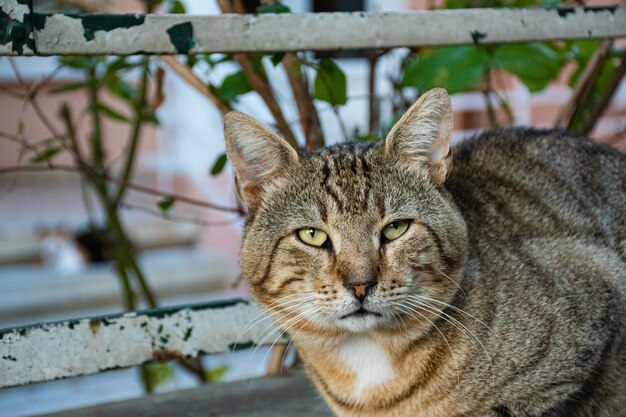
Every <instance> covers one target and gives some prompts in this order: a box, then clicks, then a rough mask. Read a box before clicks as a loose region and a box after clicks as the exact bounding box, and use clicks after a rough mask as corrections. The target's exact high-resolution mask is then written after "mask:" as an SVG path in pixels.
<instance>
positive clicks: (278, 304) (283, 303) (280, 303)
mask: <svg viewBox="0 0 626 417" xmlns="http://www.w3.org/2000/svg"><path fill="white" fill-rule="evenodd" d="M291 297H300V294H292V295H291V296H285V297H282V298H280V299H278V300H276V301H274V302H273V303H271V304H269V305H268V307H266V309H279V308H283V307H288V306H290V305H297V304H298V303H304V302H307V301H312V300H313V299H314V297H313V296H307V297H305V298H302V297H301V298H296V299H293V300H292V299H289V300H285V298H291ZM280 312H281V311H280V310H279V311H266V310H265V309H263V311H261V312H260V313H259V314H257V315H256V316H255V317H254V318H253V319H251V320H250V321H249V322H248V324H246V325H245V326H244V328H243V329H242V330H241V331H240V332H239V335H238V336H237V339H236V340H235V345H236V344H237V343H238V342H239V340H240V339H241V338H242V337H243V335H244V334H245V333H246V332H247V331H249V330H250V329H252V328H253V327H254V326H256V325H258V324H259V323H261V322H262V321H264V320H267V319H270V318H272V317H274V316H275V315H277V314H279V313H280Z"/></svg>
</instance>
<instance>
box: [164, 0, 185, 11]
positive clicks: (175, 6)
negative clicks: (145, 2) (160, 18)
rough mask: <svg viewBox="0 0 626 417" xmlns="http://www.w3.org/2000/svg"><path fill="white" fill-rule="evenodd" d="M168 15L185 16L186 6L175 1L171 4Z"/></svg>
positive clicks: (177, 0)
mask: <svg viewBox="0 0 626 417" xmlns="http://www.w3.org/2000/svg"><path fill="white" fill-rule="evenodd" d="M168 13H175V14H185V13H187V11H186V10H185V5H184V4H183V2H182V1H180V0H174V1H172V2H171V4H170V7H169V10H168Z"/></svg>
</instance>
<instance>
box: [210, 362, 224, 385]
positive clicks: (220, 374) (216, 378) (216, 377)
mask: <svg viewBox="0 0 626 417" xmlns="http://www.w3.org/2000/svg"><path fill="white" fill-rule="evenodd" d="M226 372H228V366H227V365H222V366H218V367H217V368H212V369H207V370H206V373H205V375H206V379H207V382H220V381H221V380H222V378H224V375H226Z"/></svg>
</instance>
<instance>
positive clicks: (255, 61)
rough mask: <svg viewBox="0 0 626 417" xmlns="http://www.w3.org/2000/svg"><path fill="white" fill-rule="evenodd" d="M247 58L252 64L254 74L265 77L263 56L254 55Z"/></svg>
mask: <svg viewBox="0 0 626 417" xmlns="http://www.w3.org/2000/svg"><path fill="white" fill-rule="evenodd" d="M249 56H250V61H251V62H252V69H254V72H256V73H257V74H259V75H262V76H264V77H265V76H266V74H265V67H264V66H263V57H264V56H265V55H263V54H259V53H256V54H252V55H249Z"/></svg>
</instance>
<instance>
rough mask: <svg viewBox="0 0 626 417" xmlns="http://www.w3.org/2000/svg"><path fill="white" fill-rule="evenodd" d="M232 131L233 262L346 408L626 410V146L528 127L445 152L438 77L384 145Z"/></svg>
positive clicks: (507, 414) (480, 413) (446, 127)
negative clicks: (238, 232) (306, 143)
mask: <svg viewBox="0 0 626 417" xmlns="http://www.w3.org/2000/svg"><path fill="white" fill-rule="evenodd" d="M224 129H225V141H226V150H227V155H228V158H229V160H230V161H231V163H232V166H233V169H234V172H235V176H236V179H237V183H238V189H239V193H240V195H241V197H242V198H243V200H245V202H246V204H247V206H248V209H249V215H248V219H247V222H246V225H245V236H244V240H243V244H242V250H241V260H240V263H241V267H242V271H243V273H244V275H245V277H246V279H247V282H248V284H249V287H250V289H251V291H252V293H253V295H254V297H255V299H256V300H257V301H258V303H259V304H260V305H261V306H262V307H264V308H265V309H266V310H267V312H268V313H269V314H270V315H271V317H272V318H273V319H275V320H276V321H277V322H278V323H279V324H280V325H281V326H282V327H283V328H284V329H286V330H287V331H289V332H290V335H291V337H292V340H293V342H294V343H295V345H296V347H297V349H298V352H299V353H300V355H301V356H302V358H303V361H304V363H305V366H306V369H307V372H308V374H309V376H310V377H311V379H312V380H313V382H314V384H315V385H316V387H317V389H318V390H319V391H320V393H321V394H322V396H323V397H324V399H325V400H326V401H327V403H328V404H329V405H330V407H331V408H332V410H333V411H334V413H335V414H336V415H338V416H341V417H355V416H363V417H382V416H385V417H409V416H410V417H418V416H423V417H444V416H445V417H454V416H458V417H461V416H463V417H466V416H471V417H531V416H532V417H583V416H587V417H591V416H593V417H624V416H626V342H625V329H626V155H624V154H622V153H620V152H618V151H615V150H612V149H611V148H609V147H607V146H603V145H599V144H596V143H593V142H592V141H591V140H589V139H587V138H584V137H580V136H576V135H573V134H571V133H567V132H565V131H560V130H535V129H523V128H511V129H501V130H495V131H491V132H487V133H484V134H481V135H479V136H478V137H476V138H473V139H470V140H467V141H465V142H463V143H461V144H460V145H458V146H456V147H454V148H452V147H451V144H450V137H451V133H452V111H451V103H450V98H449V96H448V94H447V92H446V91H445V90H443V89H434V90H431V91H429V92H427V93H425V94H423V95H422V96H421V98H420V99H419V100H418V101H417V102H416V103H415V104H414V105H413V106H412V107H411V108H410V109H409V110H408V111H407V112H406V114H405V115H404V116H403V117H402V118H401V119H400V120H399V121H398V122H397V124H396V125H395V126H394V127H393V129H392V130H391V132H390V133H389V135H388V136H387V137H386V139H385V140H384V141H382V142H378V143H373V144H372V143H343V144H339V145H335V146H331V147H328V148H325V149H321V150H319V151H315V152H302V153H298V152H297V151H296V150H294V149H293V148H292V147H290V146H289V145H288V144H287V143H286V142H285V141H284V140H283V139H282V138H280V137H279V136H278V135H277V134H276V133H274V132H273V131H272V130H270V129H269V128H267V127H265V126H263V125H262V124H260V123H259V122H257V121H255V120H254V119H252V118H251V117H249V116H246V115H244V114H242V113H236V112H233V113H229V114H228V115H227V116H226V117H225V123H224ZM453 154H454V156H453Z"/></svg>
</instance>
